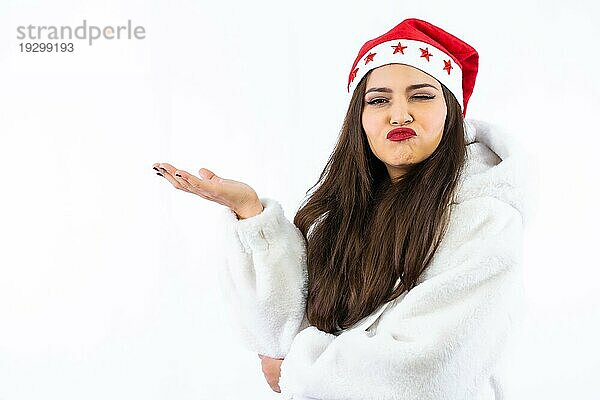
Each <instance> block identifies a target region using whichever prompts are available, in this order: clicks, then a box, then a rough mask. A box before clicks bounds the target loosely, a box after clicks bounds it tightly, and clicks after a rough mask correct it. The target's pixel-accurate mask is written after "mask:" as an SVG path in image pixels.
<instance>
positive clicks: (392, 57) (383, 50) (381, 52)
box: [348, 18, 479, 117]
mask: <svg viewBox="0 0 600 400" xmlns="http://www.w3.org/2000/svg"><path fill="white" fill-rule="evenodd" d="M387 64H406V65H410V66H413V67H415V68H418V69H420V70H421V71H423V72H425V73H427V74H429V75H431V76H432V77H433V78H435V79H437V80H438V81H439V82H441V83H442V84H443V85H444V86H446V87H447V88H448V89H449V90H450V91H451V92H452V94H453V95H454V97H456V99H457V101H458V103H459V104H461V108H462V114H463V117H464V116H465V114H466V113H467V103H468V102H469V98H470V97H471V94H472V93H473V88H474V86H475V78H476V77H477V69H478V66H479V54H478V53H477V51H476V50H475V49H474V48H473V47H471V46H470V45H469V44H467V43H465V42H464V41H462V40H460V39H459V38H457V37H456V36H453V35H451V34H450V33H448V32H446V31H444V30H443V29H441V28H438V27H437V26H435V25H433V24H430V23H429V22H426V21H423V20H420V19H416V18H409V19H405V20H404V21H402V22H400V23H399V24H398V25H396V26H395V27H394V28H392V29H391V30H390V31H388V32H386V33H384V34H383V35H381V36H379V37H377V38H375V39H372V40H369V41H368V42H366V43H365V44H364V45H363V46H362V47H361V48H360V51H359V52H358V56H357V57H356V59H355V60H354V64H353V65H352V68H351V69H350V75H349V76H348V92H349V93H352V92H354V89H355V88H356V86H357V85H358V83H359V82H360V80H361V79H362V78H363V77H364V76H365V75H366V74H367V72H369V71H370V70H372V69H375V68H377V67H381V66H383V65H387Z"/></svg>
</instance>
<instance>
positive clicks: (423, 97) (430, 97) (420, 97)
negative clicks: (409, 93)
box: [413, 96, 435, 100]
mask: <svg viewBox="0 0 600 400" xmlns="http://www.w3.org/2000/svg"><path fill="white" fill-rule="evenodd" d="M413 97H414V98H415V99H426V100H427V99H434V98H435V96H413Z"/></svg>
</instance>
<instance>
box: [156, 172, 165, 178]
mask: <svg viewBox="0 0 600 400" xmlns="http://www.w3.org/2000/svg"><path fill="white" fill-rule="evenodd" d="M156 175H160V176H162V177H163V178H164V177H165V176H164V175H163V174H161V173H160V172H157V173H156Z"/></svg>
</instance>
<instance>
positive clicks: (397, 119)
mask: <svg viewBox="0 0 600 400" xmlns="http://www.w3.org/2000/svg"><path fill="white" fill-rule="evenodd" d="M389 110H390V124H392V125H405V124H408V123H410V122H412V121H413V117H412V115H411V114H410V111H409V109H408V105H407V104H404V103H400V102H398V101H396V102H394V104H393V105H392V106H391V107H390V108H389Z"/></svg>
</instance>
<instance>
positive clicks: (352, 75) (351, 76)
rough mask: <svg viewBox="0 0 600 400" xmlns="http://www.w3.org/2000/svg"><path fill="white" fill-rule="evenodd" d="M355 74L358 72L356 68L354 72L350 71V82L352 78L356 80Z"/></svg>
mask: <svg viewBox="0 0 600 400" xmlns="http://www.w3.org/2000/svg"><path fill="white" fill-rule="evenodd" d="M357 72H358V68H356V69H355V70H354V71H352V74H351V75H350V82H352V81H353V80H354V78H356V73H357Z"/></svg>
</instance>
